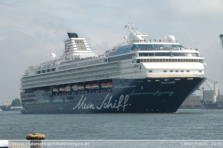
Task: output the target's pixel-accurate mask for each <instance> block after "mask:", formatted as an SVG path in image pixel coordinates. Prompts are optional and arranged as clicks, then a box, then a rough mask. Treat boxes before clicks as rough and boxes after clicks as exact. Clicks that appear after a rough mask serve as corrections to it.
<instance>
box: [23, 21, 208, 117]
mask: <svg viewBox="0 0 223 148" xmlns="http://www.w3.org/2000/svg"><path fill="white" fill-rule="evenodd" d="M124 28H127V29H128V31H129V35H128V36H124V42H123V43H120V44H118V45H117V46H114V47H113V48H111V49H110V50H107V51H105V52H104V53H103V54H101V55H95V54H94V53H92V51H91V49H90V48H89V46H88V43H87V42H86V40H85V38H80V37H78V34H77V33H73V32H68V33H67V34H68V37H69V38H68V39H66V40H64V45H65V46H64V50H63V54H62V55H61V56H60V57H59V58H57V59H56V58H55V54H54V53H51V56H50V57H51V60H49V61H46V62H43V63H41V64H39V65H34V66H30V67H29V68H28V69H27V70H26V71H25V74H24V75H23V76H22V79H21V87H20V89H21V102H22V106H23V107H24V110H22V111H21V112H22V113H30V114H44V113H47V114H56V113H172V112H176V111H177V109H178V108H179V107H180V105H181V104H182V102H183V101H184V100H185V99H186V98H187V97H188V96H189V95H190V94H191V93H193V92H194V91H195V90H196V89H197V88H198V87H199V86H200V85H201V84H202V83H203V82H204V81H205V79H206V78H205V77H204V58H203V57H202V56H201V55H200V53H199V51H198V49H192V48H185V47H184V46H183V45H181V44H180V43H178V42H177V41H176V40H175V37H174V36H172V35H169V36H167V37H166V36H165V37H164V38H163V39H160V40H154V39H148V40H146V37H147V35H146V34H143V33H140V32H139V29H138V28H136V27H135V24H134V23H128V24H127V25H126V26H125V27H124Z"/></svg>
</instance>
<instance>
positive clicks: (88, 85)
mask: <svg viewBox="0 0 223 148" xmlns="http://www.w3.org/2000/svg"><path fill="white" fill-rule="evenodd" d="M85 88H86V89H93V85H92V84H87V85H86V86H85Z"/></svg>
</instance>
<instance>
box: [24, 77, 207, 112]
mask: <svg viewBox="0 0 223 148" xmlns="http://www.w3.org/2000/svg"><path fill="white" fill-rule="evenodd" d="M205 79H206V78H168V79H167V78H166V79H165V78H152V79H151V78H146V79H113V80H112V84H113V87H112V89H107V90H86V91H82V92H79V93H77V92H68V93H63V94H55V93H52V91H45V92H35V93H32V94H33V97H32V100H34V101H31V102H23V106H24V108H25V110H22V111H21V112H22V113H30V114H58V113H59V114H60V113H172V112H176V111H177V109H178V108H179V107H180V105H181V104H182V102H183V101H184V100H185V99H186V98H187V97H188V96H189V95H190V94H191V93H193V92H194V91H195V90H196V89H197V88H198V87H199V86H200V85H201V84H202V83H203V82H204V81H205ZM29 94H30V93H21V96H26V95H27V96H28V95H29ZM22 100H23V99H22Z"/></svg>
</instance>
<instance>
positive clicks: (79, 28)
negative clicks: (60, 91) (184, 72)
mask: <svg viewBox="0 0 223 148" xmlns="http://www.w3.org/2000/svg"><path fill="white" fill-rule="evenodd" d="M0 20H1V21H0V50H1V54H0V60H1V64H0V69H1V73H0V75H1V76H0V82H1V85H0V93H1V97H0V104H2V103H5V102H7V101H8V102H11V101H12V100H13V99H15V98H20V89H19V88H20V79H21V77H22V75H23V74H24V72H25V70H26V69H27V68H28V67H29V66H31V65H38V64H40V63H43V62H44V61H48V60H50V53H55V54H56V57H59V56H60V55H61V54H62V52H63V50H64V43H63V41H64V40H65V39H67V38H68V37H67V34H66V33H67V32H68V31H72V32H76V33H78V36H79V37H83V38H86V40H87V42H88V44H89V46H90V48H91V50H92V51H93V52H94V53H95V54H102V53H104V51H105V50H108V49H111V48H112V47H113V46H115V45H117V44H118V43H121V42H124V36H125V35H128V31H127V29H126V28H124V26H125V25H126V24H127V23H128V22H134V23H135V25H136V27H137V28H140V32H141V33H146V34H148V37H147V39H148V40H149V39H163V37H164V36H168V35H174V36H175V38H176V40H177V41H178V42H180V43H181V44H182V45H183V46H184V47H187V48H198V50H199V51H200V53H201V55H202V56H204V58H205V62H206V63H207V65H206V66H205V77H207V78H208V79H211V80H216V81H218V87H219V88H220V89H222V84H223V83H222V80H221V59H222V56H221V55H222V52H223V50H222V46H221V42H220V38H219V35H220V34H223V1H221V0H214V1H210V0H180V1H179V0H159V1H157V0H137V1H136V0H134V1H131V0H123V1H122V0H117V1H116V0H111V1H107V0H101V1H94V0H92V1H87V0H82V1H79V0H63V1H62V0H38V1H28V0H0ZM204 87H205V89H208V88H207V86H204Z"/></svg>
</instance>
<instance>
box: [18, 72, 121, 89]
mask: <svg viewBox="0 0 223 148" xmlns="http://www.w3.org/2000/svg"><path fill="white" fill-rule="evenodd" d="M117 72H120V68H118V69H117V68H116V69H115V70H108V71H106V72H104V71H102V72H96V73H88V74H81V75H69V76H66V77H65V78H60V81H63V80H64V79H72V78H74V77H75V79H76V80H79V78H82V77H84V78H82V79H81V80H83V81H85V80H91V79H92V76H96V77H93V78H96V79H97V78H100V77H101V78H109V76H107V74H110V73H117ZM101 75H106V76H104V77H103V76H101ZM75 79H72V80H75ZM43 81H44V82H45V83H49V82H50V81H58V78H51V79H48V80H43ZM43 81H39V80H35V81H31V82H22V84H21V85H22V86H25V85H31V86H32V85H34V86H36V85H38V84H35V83H43ZM36 87H37V86H36Z"/></svg>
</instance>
